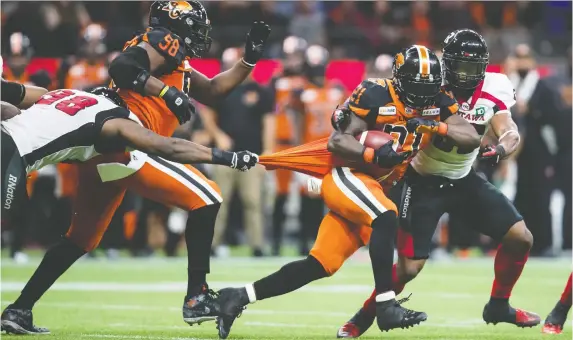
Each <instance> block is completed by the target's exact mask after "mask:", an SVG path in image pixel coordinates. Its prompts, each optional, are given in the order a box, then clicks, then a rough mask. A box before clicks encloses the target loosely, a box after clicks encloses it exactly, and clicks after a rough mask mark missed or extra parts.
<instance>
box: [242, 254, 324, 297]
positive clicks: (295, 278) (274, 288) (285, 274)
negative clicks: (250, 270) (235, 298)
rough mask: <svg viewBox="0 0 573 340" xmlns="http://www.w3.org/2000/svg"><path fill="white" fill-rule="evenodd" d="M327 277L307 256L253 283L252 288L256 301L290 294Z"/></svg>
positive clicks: (322, 269)
mask: <svg viewBox="0 0 573 340" xmlns="http://www.w3.org/2000/svg"><path fill="white" fill-rule="evenodd" d="M327 276H328V274H327V273H326V271H325V270H324V268H323V267H322V264H320V262H318V260H317V259H315V258H314V257H313V256H311V255H309V256H307V257H306V258H305V259H303V260H299V261H294V262H290V263H287V264H285V265H284V266H283V267H282V268H281V269H279V270H278V271H277V272H274V273H272V274H271V275H269V276H267V277H265V278H262V279H260V280H258V281H257V282H255V283H254V284H253V287H254V291H255V293H256V299H257V300H263V299H267V298H270V297H273V296H279V295H283V294H286V293H290V292H292V291H294V290H297V289H299V288H300V287H302V286H304V285H306V284H308V283H310V282H312V281H315V280H318V279H321V278H323V277H327ZM247 293H248V290H247ZM251 302H254V301H251Z"/></svg>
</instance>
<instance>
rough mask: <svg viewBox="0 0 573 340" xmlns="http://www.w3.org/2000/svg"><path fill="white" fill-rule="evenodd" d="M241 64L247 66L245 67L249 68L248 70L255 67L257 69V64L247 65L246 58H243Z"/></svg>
mask: <svg viewBox="0 0 573 340" xmlns="http://www.w3.org/2000/svg"><path fill="white" fill-rule="evenodd" d="M241 62H243V65H245V66H246V67H248V68H253V67H255V64H249V63H247V62H246V61H245V58H244V57H243V58H241Z"/></svg>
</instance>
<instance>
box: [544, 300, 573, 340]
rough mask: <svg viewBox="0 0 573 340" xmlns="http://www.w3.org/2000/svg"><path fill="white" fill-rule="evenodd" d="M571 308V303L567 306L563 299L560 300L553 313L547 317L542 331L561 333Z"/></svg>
mask: <svg viewBox="0 0 573 340" xmlns="http://www.w3.org/2000/svg"><path fill="white" fill-rule="evenodd" d="M570 309H571V305H569V306H566V305H564V304H562V303H561V301H558V302H557V304H556V305H555V307H554V308H553V310H552V311H551V313H549V315H547V317H546V318H545V324H544V325H543V329H542V330H541V332H542V333H545V334H561V332H562V331H563V326H564V325H565V321H566V320H567V314H569V310H570Z"/></svg>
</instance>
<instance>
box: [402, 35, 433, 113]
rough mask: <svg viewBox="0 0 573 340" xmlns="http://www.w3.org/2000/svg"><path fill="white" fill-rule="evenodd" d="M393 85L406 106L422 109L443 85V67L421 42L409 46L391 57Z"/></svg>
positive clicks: (427, 105) (431, 100)
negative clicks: (392, 60)
mask: <svg viewBox="0 0 573 340" xmlns="http://www.w3.org/2000/svg"><path fill="white" fill-rule="evenodd" d="M392 76H393V83H394V87H395V88H396V92H398V96H399V97H400V100H401V101H402V102H403V103H404V104H405V105H406V106H408V107H410V108H412V109H416V110H422V109H425V108H427V107H429V106H432V105H434V103H435V98H436V96H437V95H438V93H440V87H441V85H442V68H441V66H440V62H439V60H438V57H436V55H435V54H434V52H432V51H431V50H429V49H428V48H426V47H425V46H422V45H412V46H410V47H408V48H406V49H404V50H402V51H401V52H400V53H398V54H396V56H395V57H394V62H393V64H392Z"/></svg>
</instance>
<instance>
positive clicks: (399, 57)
mask: <svg viewBox="0 0 573 340" xmlns="http://www.w3.org/2000/svg"><path fill="white" fill-rule="evenodd" d="M394 63H395V64H396V69H397V70H398V69H399V68H400V67H402V65H404V54H403V53H402V52H400V53H398V54H396V57H395V58H394Z"/></svg>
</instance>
